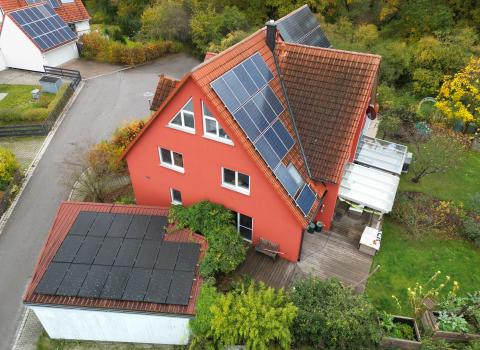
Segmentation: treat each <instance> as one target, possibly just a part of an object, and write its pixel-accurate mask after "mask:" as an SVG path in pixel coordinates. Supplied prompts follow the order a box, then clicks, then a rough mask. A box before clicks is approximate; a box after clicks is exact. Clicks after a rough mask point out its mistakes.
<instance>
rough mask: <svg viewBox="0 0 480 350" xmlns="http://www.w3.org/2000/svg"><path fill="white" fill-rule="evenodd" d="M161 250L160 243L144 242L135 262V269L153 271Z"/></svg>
mask: <svg viewBox="0 0 480 350" xmlns="http://www.w3.org/2000/svg"><path fill="white" fill-rule="evenodd" d="M159 249H160V245H159V244H158V241H149V240H144V241H143V242H142V246H141V247H140V251H139V252H138V255H137V259H136V260H135V267H143V268H146V269H153V266H154V265H155V261H156V260H157V255H158V251H159Z"/></svg>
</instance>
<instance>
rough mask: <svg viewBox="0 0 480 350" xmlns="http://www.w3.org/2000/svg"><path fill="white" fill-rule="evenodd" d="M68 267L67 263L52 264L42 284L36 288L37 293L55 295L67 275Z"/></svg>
mask: <svg viewBox="0 0 480 350" xmlns="http://www.w3.org/2000/svg"><path fill="white" fill-rule="evenodd" d="M68 266H69V264H66V263H55V262H52V263H50V265H49V266H48V268H47V271H45V274H44V275H43V277H42V279H41V280H40V283H39V284H38V285H37V287H36V288H35V292H36V293H38V294H55V293H56V291H57V289H58V287H59V286H60V283H62V280H63V277H65V274H66V273H67V270H68Z"/></svg>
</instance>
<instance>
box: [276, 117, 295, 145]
mask: <svg viewBox="0 0 480 350" xmlns="http://www.w3.org/2000/svg"><path fill="white" fill-rule="evenodd" d="M272 128H273V130H275V133H276V134H277V135H278V137H279V138H280V139H281V140H282V142H283V144H284V145H285V147H286V148H287V149H288V150H290V149H291V148H292V147H293V145H294V144H295V140H294V139H293V138H292V136H291V135H290V133H289V132H288V130H287V128H285V125H283V123H282V121H280V120H277V121H276V122H275V123H274V124H273V125H272Z"/></svg>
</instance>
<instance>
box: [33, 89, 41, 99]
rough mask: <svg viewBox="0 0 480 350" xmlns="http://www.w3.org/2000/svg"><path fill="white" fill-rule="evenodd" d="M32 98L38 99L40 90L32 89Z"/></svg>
mask: <svg viewBox="0 0 480 350" xmlns="http://www.w3.org/2000/svg"><path fill="white" fill-rule="evenodd" d="M32 99H34V100H35V101H38V100H39V99H40V90H38V89H34V90H32Z"/></svg>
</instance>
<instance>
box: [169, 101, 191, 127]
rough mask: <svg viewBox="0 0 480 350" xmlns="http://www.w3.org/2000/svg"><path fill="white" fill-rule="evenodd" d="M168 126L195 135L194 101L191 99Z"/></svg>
mask: <svg viewBox="0 0 480 350" xmlns="http://www.w3.org/2000/svg"><path fill="white" fill-rule="evenodd" d="M168 126H169V127H171V128H174V129H177V130H181V131H186V132H188V133H191V134H195V118H194V114H193V100H192V99H190V100H188V102H187V103H186V104H185V106H183V107H182V109H181V110H180V111H179V112H178V113H177V114H176V115H175V117H173V119H172V120H170V122H169V123H168Z"/></svg>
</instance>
